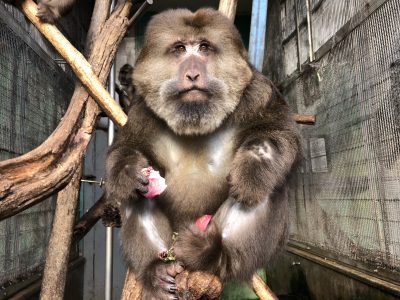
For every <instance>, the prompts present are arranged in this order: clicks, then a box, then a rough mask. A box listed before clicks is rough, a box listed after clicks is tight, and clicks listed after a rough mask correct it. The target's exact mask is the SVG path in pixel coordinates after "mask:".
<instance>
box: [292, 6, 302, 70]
mask: <svg viewBox="0 0 400 300" xmlns="http://www.w3.org/2000/svg"><path fill="white" fill-rule="evenodd" d="M298 2H299V0H295V3H294V18H295V21H296V40H297V41H296V42H297V49H296V50H297V68H298V69H299V72H301V52H300V28H299V3H298Z"/></svg>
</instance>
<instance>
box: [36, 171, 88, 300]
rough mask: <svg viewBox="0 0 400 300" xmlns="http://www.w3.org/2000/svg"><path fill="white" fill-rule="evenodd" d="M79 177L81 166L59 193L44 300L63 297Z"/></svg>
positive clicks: (49, 247) (55, 299)
mask: <svg viewBox="0 0 400 300" xmlns="http://www.w3.org/2000/svg"><path fill="white" fill-rule="evenodd" d="M80 178H81V168H80V167H79V168H78V170H77V171H76V172H75V174H74V175H73V177H72V180H71V182H70V183H69V184H68V185H67V186H66V187H65V188H64V189H63V190H62V191H60V192H59V193H58V195H57V201H56V211H55V214H54V220H53V227H52V229H51V235H50V241H49V246H48V248H47V256H46V264H45V267H44V273H43V281H42V290H41V293H40V299H41V300H62V299H63V297H64V289H65V282H66V279H67V269H68V258H69V252H70V246H71V240H72V231H73V228H74V222H75V217H76V208H77V206H78V194H79V185H80Z"/></svg>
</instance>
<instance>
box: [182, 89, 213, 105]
mask: <svg viewBox="0 0 400 300" xmlns="http://www.w3.org/2000/svg"><path fill="white" fill-rule="evenodd" d="M209 95H210V92H209V91H208V90H206V89H202V88H198V87H193V88H190V89H184V90H181V91H179V98H180V99H181V100H183V101H188V102H191V101H205V100H207V99H208V98H209Z"/></svg>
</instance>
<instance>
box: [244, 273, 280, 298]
mask: <svg viewBox="0 0 400 300" xmlns="http://www.w3.org/2000/svg"><path fill="white" fill-rule="evenodd" d="M251 287H252V288H253V290H254V292H255V293H256V295H257V296H258V297H259V298H260V299H261V300H278V297H276V296H275V294H274V293H273V292H272V291H271V289H270V288H269V287H268V286H267V285H266V284H265V282H264V280H262V278H261V277H260V276H259V275H258V274H254V275H253V278H252V279H251Z"/></svg>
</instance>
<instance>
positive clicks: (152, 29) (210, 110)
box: [134, 9, 252, 135]
mask: <svg viewBox="0 0 400 300" xmlns="http://www.w3.org/2000/svg"><path fill="white" fill-rule="evenodd" d="M251 76H252V72H251V69H250V67H249V65H248V63H247V60H246V51H245V49H244V46H243V44H242V42H241V39H240V36H239V33H238V32H237V30H236V29H235V28H234V26H233V25H232V24H231V23H230V21H229V20H228V19H227V18H225V17H224V16H222V15H221V14H220V13H218V12H216V11H215V10H212V9H201V10H198V11H197V12H195V13H192V12H190V11H188V10H170V11H166V12H164V13H162V14H159V15H157V16H156V17H154V18H153V20H152V21H151V22H150V24H149V26H148V29H147V31H146V35H145V41H144V47H143V49H142V51H141V53H140V55H139V58H138V61H137V63H136V66H135V69H134V84H135V86H136V88H137V90H138V92H139V94H140V95H142V96H143V97H144V100H145V101H146V103H147V105H148V106H149V107H150V109H152V110H153V111H154V112H155V113H156V114H157V115H158V116H159V117H160V118H161V119H163V120H165V121H166V122H167V124H168V126H169V127H170V128H171V129H172V130H173V131H174V132H175V133H177V134H179V135H201V134H207V133H210V132H213V131H214V130H215V129H216V128H218V127H219V126H220V125H221V124H222V122H223V120H224V119H225V118H226V117H227V116H228V115H229V114H230V113H232V112H233V111H234V110H235V108H236V106H237V105H238V103H239V101H240V99H241V96H242V93H243V90H244V89H245V87H246V86H247V85H248V83H249V82H250V79H251Z"/></svg>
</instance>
